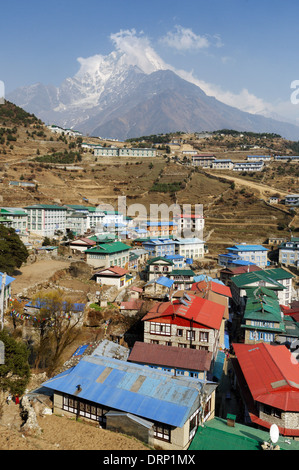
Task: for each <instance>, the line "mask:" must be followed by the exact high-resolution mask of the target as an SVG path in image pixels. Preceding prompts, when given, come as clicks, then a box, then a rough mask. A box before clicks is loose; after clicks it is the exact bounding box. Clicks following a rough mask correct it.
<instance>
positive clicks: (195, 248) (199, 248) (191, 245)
mask: <svg viewBox="0 0 299 470" xmlns="http://www.w3.org/2000/svg"><path fill="white" fill-rule="evenodd" d="M174 242H175V252H176V254H178V255H181V256H184V258H185V259H188V258H190V259H192V260H194V259H200V258H203V257H204V254H205V244H204V241H203V240H201V239H200V238H197V237H194V238H174Z"/></svg>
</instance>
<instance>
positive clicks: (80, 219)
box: [65, 211, 89, 237]
mask: <svg viewBox="0 0 299 470" xmlns="http://www.w3.org/2000/svg"><path fill="white" fill-rule="evenodd" d="M88 222H89V221H88V216H87V214H82V213H81V212H76V211H74V212H68V213H67V214H66V220H65V230H66V233H68V232H72V233H73V235H74V236H75V237H78V236H80V235H81V236H82V235H83V234H84V233H86V232H87V230H88V229H89V223H88Z"/></svg>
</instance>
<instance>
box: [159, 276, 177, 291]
mask: <svg viewBox="0 0 299 470" xmlns="http://www.w3.org/2000/svg"><path fill="white" fill-rule="evenodd" d="M156 283H157V284H160V285H161V286H165V287H169V288H170V287H172V284H173V283H174V280H173V279H169V278H168V277H165V276H161V277H159V279H157V281H156Z"/></svg>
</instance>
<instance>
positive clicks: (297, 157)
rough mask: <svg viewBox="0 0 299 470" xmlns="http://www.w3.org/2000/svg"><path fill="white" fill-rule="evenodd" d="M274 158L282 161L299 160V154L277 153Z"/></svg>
mask: <svg viewBox="0 0 299 470" xmlns="http://www.w3.org/2000/svg"><path fill="white" fill-rule="evenodd" d="M274 160H277V161H280V162H299V155H275V157H274Z"/></svg>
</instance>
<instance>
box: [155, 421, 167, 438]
mask: <svg viewBox="0 0 299 470" xmlns="http://www.w3.org/2000/svg"><path fill="white" fill-rule="evenodd" d="M154 437H155V438H156V439H161V440H162V441H167V442H170V428H169V426H166V425H165V424H159V425H154Z"/></svg>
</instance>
